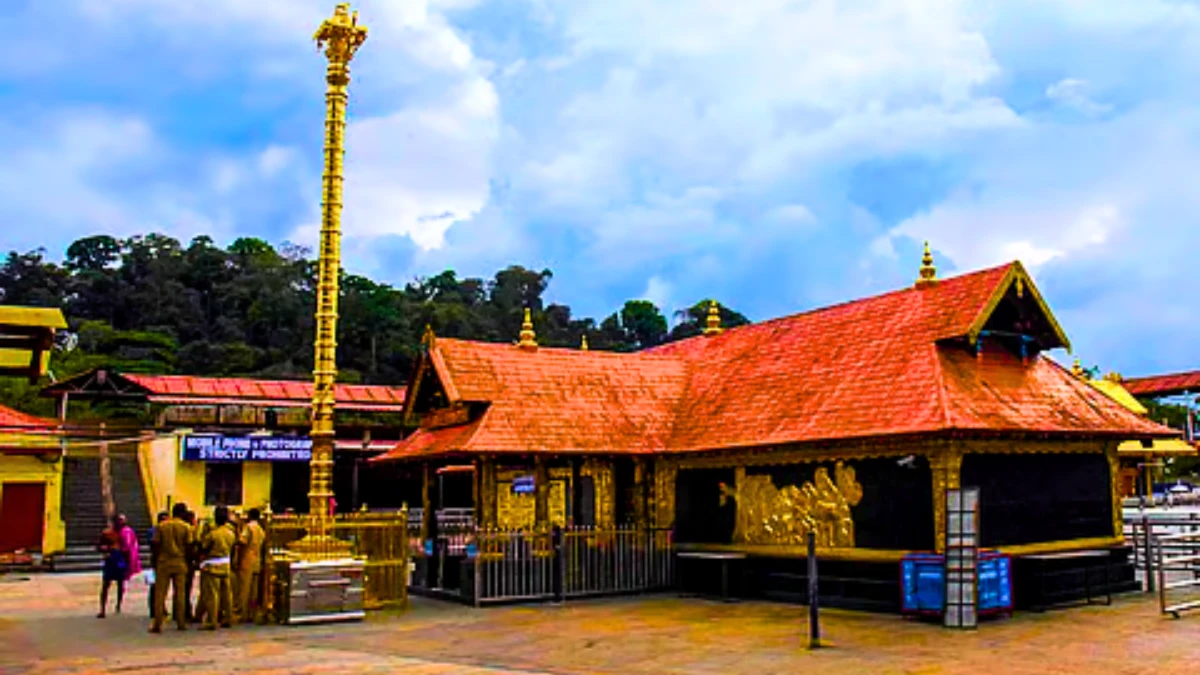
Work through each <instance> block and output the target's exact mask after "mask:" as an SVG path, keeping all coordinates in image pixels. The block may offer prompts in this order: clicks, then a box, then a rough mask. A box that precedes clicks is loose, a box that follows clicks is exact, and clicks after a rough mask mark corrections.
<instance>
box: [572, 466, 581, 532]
mask: <svg viewBox="0 0 1200 675" xmlns="http://www.w3.org/2000/svg"><path fill="white" fill-rule="evenodd" d="M582 465H583V461H582V460H581V459H580V458H578V457H572V458H571V518H570V523H571V525H572V526H577V525H579V524H580V521H579V513H580V511H582V510H583V486H582V485H581V482H580V477H581V474H580V469H581V468H582Z"/></svg>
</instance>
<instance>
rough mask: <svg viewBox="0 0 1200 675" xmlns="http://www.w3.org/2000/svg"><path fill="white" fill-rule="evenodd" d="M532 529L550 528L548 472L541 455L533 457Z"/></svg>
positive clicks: (543, 530) (545, 530) (547, 529)
mask: <svg viewBox="0 0 1200 675" xmlns="http://www.w3.org/2000/svg"><path fill="white" fill-rule="evenodd" d="M533 486H534V493H533V494H534V498H535V501H534V506H533V530H534V531H535V532H548V531H549V530H550V472H549V471H547V470H546V460H545V458H544V457H542V455H540V454H539V455H537V456H535V457H534V459H533Z"/></svg>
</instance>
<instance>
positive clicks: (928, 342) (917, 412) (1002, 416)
mask: <svg viewBox="0 0 1200 675" xmlns="http://www.w3.org/2000/svg"><path fill="white" fill-rule="evenodd" d="M1014 270H1020V268H1019V266H1016V264H1015V263H1014V265H1006V266H1002V267H997V268H993V269H989V270H983V271H981V272H976V273H973V274H967V275H963V276H960V277H956V278H952V279H946V280H943V281H941V282H940V283H938V284H937V285H935V286H933V287H930V288H926V289H906V290H901V291H897V292H893V293H888V294H884V295H880V296H875V297H872V298H867V299H863V300H858V301H854V302H848V303H845V304H841V305H836V306H833V307H828V308H824V309H820V310H816V311H812V312H806V313H803V314H797V315H794V316H790V317H785V318H781V319H776V320H773V321H767V322H763V323H759V324H754V325H750V326H744V327H740V328H736V329H731V330H728V331H726V332H724V333H723V334H721V335H718V336H714V337H696V338H691V339H688V340H683V341H680V342H676V343H672V344H668V345H665V346H663V347H659V348H656V349H651V350H647V351H643V352H639V353H634V354H617V353H608V352H598V351H588V352H583V351H576V350H566V349H545V348H541V349H537V350H526V349H521V348H520V347H517V346H514V345H504V344H489V343H480V342H469V341H464V340H449V339H440V338H439V339H437V340H436V341H435V344H434V347H433V348H432V350H431V353H430V357H431V358H430V362H431V363H433V364H434V367H435V370H436V372H437V374H438V377H439V379H440V380H441V381H442V382H443V383H444V384H446V385H448V389H449V390H451V391H455V392H457V396H451V399H452V400H456V399H461V400H463V401H474V402H486V403H488V404H489V405H488V407H487V410H486V412H485V413H483V415H482V417H481V418H480V419H478V420H477V421H476V422H474V423H473V424H472V425H471V426H470V428H469V430H467V429H466V428H460V431H461V433H459V434H456V433H454V432H451V431H450V430H446V429H439V430H437V431H436V432H418V433H417V434H415V435H414V436H412V437H410V438H409V439H406V440H405V441H403V442H401V443H400V444H399V445H398V446H397V447H396V449H395V450H393V451H392V452H390V453H389V454H388V455H387V456H386V457H387V458H393V459H394V458H400V457H408V456H413V455H417V454H436V453H439V452H451V451H463V452H530V451H534V452H536V451H550V452H556V453H564V452H578V451H589V452H627V453H644V452H684V451H700V450H716V449H723V448H735V447H751V446H769V445H776V444H784V443H804V442H814V441H832V440H839V439H848V438H856V437H878V436H893V435H899V434H921V433H934V432H946V431H979V432H985V431H986V432H1034V433H1047V434H1099V435H1103V434H1111V435H1118V436H1127V437H1139V436H1142V437H1154V436H1170V435H1174V434H1175V432H1173V431H1171V430H1169V429H1167V428H1165V427H1162V426H1159V425H1157V424H1154V423H1152V422H1149V421H1147V420H1144V419H1141V418H1139V417H1138V416H1137V415H1134V414H1133V413H1131V412H1130V411H1128V410H1126V409H1125V408H1123V407H1121V406H1120V405H1118V404H1117V403H1115V402H1114V401H1112V400H1111V399H1109V398H1108V397H1107V396H1105V395H1104V394H1102V393H1100V392H1099V391H1097V390H1096V389H1094V388H1093V387H1090V386H1088V385H1087V384H1086V383H1084V382H1081V381H1079V380H1077V379H1076V378H1074V377H1073V376H1071V375H1070V374H1069V373H1067V372H1066V371H1065V370H1063V369H1062V368H1061V367H1059V366H1058V365H1057V364H1056V363H1054V362H1053V361H1052V360H1050V359H1048V358H1046V357H1044V356H1041V355H1037V356H1034V357H1031V358H1025V359H1022V358H1020V357H1018V356H1016V355H1014V354H1012V353H1011V352H1009V351H1007V350H1006V349H1004V348H1003V347H1001V346H999V345H997V344H995V343H994V342H988V341H986V340H985V341H984V343H983V345H982V346H981V348H980V349H979V350H978V352H977V353H976V352H975V351H972V350H970V349H968V348H967V347H966V346H965V345H962V344H953V345H952V344H947V343H945V342H944V341H945V340H946V339H948V338H957V337H962V336H966V335H968V333H969V332H970V331H971V330H972V326H977V325H979V317H980V315H981V313H983V312H986V311H987V310H988V308H989V307H990V306H994V305H995V298H996V296H997V293H1004V292H1005V291H1006V284H1009V283H1011V282H1012V280H1013V274H1012V272H1013V271H1014Z"/></svg>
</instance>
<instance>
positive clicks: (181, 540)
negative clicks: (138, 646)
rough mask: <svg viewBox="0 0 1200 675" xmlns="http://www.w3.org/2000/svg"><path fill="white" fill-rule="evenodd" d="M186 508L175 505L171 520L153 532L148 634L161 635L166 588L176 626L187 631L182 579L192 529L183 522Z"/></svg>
mask: <svg viewBox="0 0 1200 675" xmlns="http://www.w3.org/2000/svg"><path fill="white" fill-rule="evenodd" d="M186 515H187V505H185V504H182V503H180V504H176V505H175V506H174V507H173V508H172V509H171V516H172V518H171V519H170V520H168V521H166V522H165V523H162V524H161V525H159V526H158V529H156V530H155V531H154V544H153V546H152V551H153V552H154V622H153V624H151V626H150V632H152V633H161V632H162V624H163V618H164V615H165V614H166V612H167V589H168V587H170V589H171V592H172V593H173V594H174V608H175V611H174V617H175V625H176V626H178V627H179V630H187V589H186V588H185V581H186V580H185V577H186V576H187V571H188V553H189V547H190V546H191V544H192V528H191V527H189V526H188V524H187V523H186V522H185V521H184V517H185V516H186Z"/></svg>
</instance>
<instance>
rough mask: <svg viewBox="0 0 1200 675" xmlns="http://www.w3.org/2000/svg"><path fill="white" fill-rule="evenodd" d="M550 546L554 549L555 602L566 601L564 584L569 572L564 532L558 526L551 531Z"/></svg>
mask: <svg viewBox="0 0 1200 675" xmlns="http://www.w3.org/2000/svg"><path fill="white" fill-rule="evenodd" d="M550 545H551V547H552V548H553V549H554V601H555V602H560V603H561V602H563V601H564V600H566V597H567V596H566V591H565V589H564V587H563V586H564V582H565V577H566V571H567V557H566V556H565V555H564V554H563V531H562V528H561V527H559V526H558V525H555V526H554V528H553V529H552V530H550Z"/></svg>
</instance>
